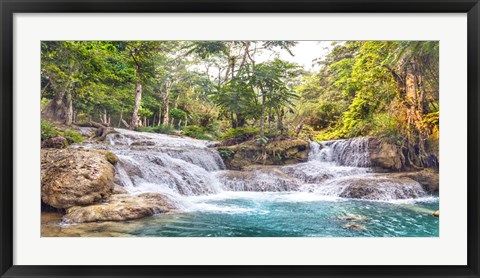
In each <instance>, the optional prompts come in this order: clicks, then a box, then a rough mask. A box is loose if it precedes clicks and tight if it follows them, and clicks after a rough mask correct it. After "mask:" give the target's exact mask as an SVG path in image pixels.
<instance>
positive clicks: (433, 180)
mask: <svg viewBox="0 0 480 278" xmlns="http://www.w3.org/2000/svg"><path fill="white" fill-rule="evenodd" d="M395 176H397V177H407V178H411V179H412V180H415V181H417V182H418V183H420V184H421V185H422V186H423V188H424V189H425V190H426V191H428V192H431V193H434V192H438V190H439V183H440V178H439V174H438V172H437V171H435V170H432V169H424V170H421V171H416V172H403V173H398V174H395Z"/></svg>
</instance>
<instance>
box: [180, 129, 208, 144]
mask: <svg viewBox="0 0 480 278" xmlns="http://www.w3.org/2000/svg"><path fill="white" fill-rule="evenodd" d="M183 134H184V135H186V136H189V137H192V138H196V139H201V140H209V141H211V140H213V138H212V136H210V135H208V134H205V130H204V129H203V128H202V127H200V126H196V125H189V126H186V127H184V128H183Z"/></svg>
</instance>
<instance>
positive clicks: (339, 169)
mask: <svg viewBox="0 0 480 278" xmlns="http://www.w3.org/2000/svg"><path fill="white" fill-rule="evenodd" d="M109 140H110V142H109V144H107V145H98V144H94V145H84V147H87V148H89V147H91V148H106V149H109V150H111V151H113V152H115V153H116V154H117V155H118V156H119V158H120V162H119V164H117V177H116V182H117V183H118V184H119V185H121V186H124V187H125V189H126V190H127V191H129V192H130V193H131V194H136V193H142V192H159V193H163V194H166V195H168V196H169V197H170V198H171V199H172V200H175V203H176V205H177V206H178V209H177V210H176V211H175V212H170V213H166V214H159V215H155V216H152V217H147V218H143V219H139V220H134V221H123V222H101V223H83V224H77V225H63V224H61V223H60V219H56V220H54V221H50V222H48V223H47V222H44V224H42V236H94V237H97V236H138V237H437V236H439V218H436V217H434V216H432V213H433V212H434V211H436V210H438V209H439V198H438V196H430V195H428V193H426V192H425V191H424V190H423V189H422V187H421V186H420V184H418V183H417V182H414V181H404V180H399V179H394V178H393V179H390V176H389V175H388V174H375V173H371V169H369V168H367V167H358V166H365V165H364V164H365V161H368V157H366V154H365V153H366V152H364V151H362V150H363V149H364V145H365V142H364V140H353V141H351V142H350V141H338V142H337V141H335V142H327V143H325V145H324V146H323V147H322V148H320V145H319V144H317V143H312V144H311V151H310V154H309V161H308V162H306V163H299V164H295V165H290V166H283V167H261V168H258V169H257V170H254V171H252V172H247V173H245V172H238V171H229V170H225V166H224V165H223V162H222V160H221V158H220V156H219V155H218V153H217V152H216V151H215V150H214V149H209V148H207V147H206V144H207V142H205V141H201V140H193V139H187V138H177V137H172V136H168V135H157V134H147V133H138V132H132V131H121V133H120V134H117V135H114V137H113V136H110V137H109ZM141 140H147V141H151V142H154V145H152V144H149V145H147V146H138V145H134V144H132V143H134V142H136V141H141ZM344 165H347V166H344ZM358 180H363V181H364V183H367V184H366V185H365V186H368V188H371V190H372V192H374V197H375V198H374V199H376V200H381V201H371V200H360V199H346V198H340V197H338V196H341V193H342V192H343V190H344V187H345V184H348V183H354V182H355V181H358ZM386 181H388V182H386ZM245 190H248V191H245ZM412 198H413V199H412ZM347 218H354V219H347ZM355 218H357V219H355Z"/></svg>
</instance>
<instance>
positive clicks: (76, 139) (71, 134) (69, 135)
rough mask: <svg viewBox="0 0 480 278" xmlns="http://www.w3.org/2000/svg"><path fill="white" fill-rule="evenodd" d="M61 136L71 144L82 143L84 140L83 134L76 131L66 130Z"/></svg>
mask: <svg viewBox="0 0 480 278" xmlns="http://www.w3.org/2000/svg"><path fill="white" fill-rule="evenodd" d="M61 135H62V136H63V137H65V139H67V141H68V143H69V144H73V143H80V142H83V140H84V138H83V136H82V134H81V133H80V132H78V131H76V130H71V129H66V130H64V131H63V132H62V134H61Z"/></svg>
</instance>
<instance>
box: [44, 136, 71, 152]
mask: <svg viewBox="0 0 480 278" xmlns="http://www.w3.org/2000/svg"><path fill="white" fill-rule="evenodd" d="M67 146H68V142H67V139H65V137H63V136H56V137H52V138H49V139H45V140H43V142H42V148H54V149H63V148H66V147H67Z"/></svg>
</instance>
